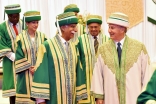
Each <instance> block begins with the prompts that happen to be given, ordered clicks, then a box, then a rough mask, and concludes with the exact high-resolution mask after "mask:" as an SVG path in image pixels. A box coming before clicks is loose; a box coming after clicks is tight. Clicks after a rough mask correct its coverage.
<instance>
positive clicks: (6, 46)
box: [0, 4, 22, 104]
mask: <svg viewBox="0 0 156 104" xmlns="http://www.w3.org/2000/svg"><path fill="white" fill-rule="evenodd" d="M20 12H21V7H20V5H19V4H14V5H7V6H5V13H6V14H7V15H8V20H6V21H5V22H3V23H1V24H0V58H3V64H2V65H3V86H2V90H3V92H2V93H3V94H2V96H3V97H10V104H15V94H16V90H15V88H16V87H15V83H16V82H15V81H16V79H15V78H16V76H15V72H14V70H15V68H14V60H15V44H14V43H15V40H16V36H17V35H18V34H19V33H20V32H21V31H22V21H20V14H19V13H20Z"/></svg>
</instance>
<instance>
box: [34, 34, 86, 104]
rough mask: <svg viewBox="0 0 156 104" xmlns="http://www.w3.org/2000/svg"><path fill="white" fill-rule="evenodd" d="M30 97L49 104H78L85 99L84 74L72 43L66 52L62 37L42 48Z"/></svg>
mask: <svg viewBox="0 0 156 104" xmlns="http://www.w3.org/2000/svg"><path fill="white" fill-rule="evenodd" d="M38 56H40V57H38V58H37V63H36V72H35V74H34V79H33V83H32V92H31V96H32V97H34V98H40V99H45V101H46V104H76V102H77V101H79V100H81V99H83V98H86V97H87V93H86V85H85V80H84V78H85V74H84V72H83V70H82V66H81V63H80V60H79V53H78V50H77V48H76V46H75V45H74V44H73V43H71V42H70V43H69V48H68V53H67V52H66V51H65V49H64V46H63V43H62V42H61V39H60V36H59V35H56V36H55V37H54V38H52V39H50V40H48V41H45V42H44V44H42V45H41V46H40V48H39V53H38Z"/></svg>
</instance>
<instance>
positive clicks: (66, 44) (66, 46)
mask: <svg viewBox="0 0 156 104" xmlns="http://www.w3.org/2000/svg"><path fill="white" fill-rule="evenodd" d="M68 45H69V43H68V42H65V49H66V52H67V53H68Z"/></svg>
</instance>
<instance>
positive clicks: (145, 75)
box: [91, 12, 150, 104]
mask: <svg viewBox="0 0 156 104" xmlns="http://www.w3.org/2000/svg"><path fill="white" fill-rule="evenodd" d="M107 23H108V25H109V29H108V32H109V34H110V40H109V41H108V42H106V43H104V44H103V45H102V46H101V47H99V50H98V57H97V62H96V63H95V67H94V71H93V77H92V83H91V94H92V95H93V96H94V97H95V98H96V103H97V104H135V103H136V100H137V96H138V95H139V94H140V92H141V90H142V88H143V87H144V85H145V84H146V82H147V81H148V79H149V77H150V70H149V65H150V60H149V56H148V53H147V50H146V48H145V46H144V44H143V43H141V42H139V41H137V40H134V39H131V38H129V37H128V36H127V35H126V32H127V28H128V26H129V21H128V16H127V15H125V14H123V13H118V12H116V13H112V14H111V15H110V17H109V18H108V21H107Z"/></svg>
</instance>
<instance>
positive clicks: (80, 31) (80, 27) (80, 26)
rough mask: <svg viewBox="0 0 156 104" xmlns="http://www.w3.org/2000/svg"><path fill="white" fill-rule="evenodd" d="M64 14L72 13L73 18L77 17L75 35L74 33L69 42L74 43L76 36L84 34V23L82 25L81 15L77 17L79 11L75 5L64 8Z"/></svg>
mask: <svg viewBox="0 0 156 104" xmlns="http://www.w3.org/2000/svg"><path fill="white" fill-rule="evenodd" d="M65 12H74V13H75V16H77V17H78V24H77V30H78V31H77V33H75V35H74V37H73V38H72V39H71V41H73V42H75V41H76V40H77V38H78V36H80V35H82V34H84V25H85V24H84V23H83V18H82V16H81V15H78V13H79V12H80V9H79V8H78V7H77V5H76V4H69V5H67V6H66V7H65V8H64V13H65Z"/></svg>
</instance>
